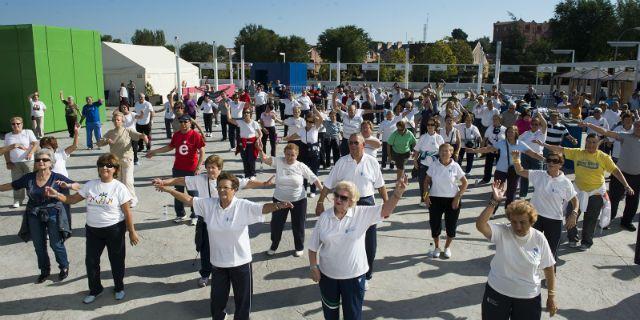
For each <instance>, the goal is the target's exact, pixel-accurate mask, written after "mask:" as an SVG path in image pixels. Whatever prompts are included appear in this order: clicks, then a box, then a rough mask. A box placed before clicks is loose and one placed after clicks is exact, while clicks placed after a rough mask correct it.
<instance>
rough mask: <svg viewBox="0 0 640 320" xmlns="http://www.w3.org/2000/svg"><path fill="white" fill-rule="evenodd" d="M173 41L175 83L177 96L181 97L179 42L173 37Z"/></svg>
mask: <svg viewBox="0 0 640 320" xmlns="http://www.w3.org/2000/svg"><path fill="white" fill-rule="evenodd" d="M174 39H175V40H176V48H175V55H176V81H177V86H176V87H177V88H178V96H180V97H182V82H181V81H180V41H179V39H178V36H175V37H174Z"/></svg>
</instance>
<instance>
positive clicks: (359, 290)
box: [320, 274, 365, 320]
mask: <svg viewBox="0 0 640 320" xmlns="http://www.w3.org/2000/svg"><path fill="white" fill-rule="evenodd" d="M364 278H365V277H364V275H361V276H359V277H356V278H352V279H344V280H337V279H332V278H329V277H327V276H325V275H324V274H321V275H320V294H321V295H322V312H323V313H324V318H325V319H327V320H338V319H340V300H342V314H343V316H344V319H345V320H360V319H362V303H363V302H364V282H365V279H364Z"/></svg>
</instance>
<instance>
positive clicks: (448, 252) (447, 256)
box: [444, 248, 451, 259]
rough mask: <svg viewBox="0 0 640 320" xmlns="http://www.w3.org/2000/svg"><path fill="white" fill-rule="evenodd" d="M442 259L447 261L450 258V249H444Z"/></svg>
mask: <svg viewBox="0 0 640 320" xmlns="http://www.w3.org/2000/svg"><path fill="white" fill-rule="evenodd" d="M444 257H445V258H447V259H449V258H451V248H444Z"/></svg>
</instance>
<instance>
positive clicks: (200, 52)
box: [180, 41, 213, 62]
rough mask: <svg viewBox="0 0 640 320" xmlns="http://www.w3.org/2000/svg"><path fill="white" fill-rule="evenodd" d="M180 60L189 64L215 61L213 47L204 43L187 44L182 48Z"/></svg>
mask: <svg viewBox="0 0 640 320" xmlns="http://www.w3.org/2000/svg"><path fill="white" fill-rule="evenodd" d="M180 58H182V59H184V60H187V61H189V62H207V61H213V45H212V44H211V43H207V42H204V41H192V42H187V43H185V44H183V45H182V46H180Z"/></svg>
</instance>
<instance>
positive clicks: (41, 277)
mask: <svg viewBox="0 0 640 320" xmlns="http://www.w3.org/2000/svg"><path fill="white" fill-rule="evenodd" d="M50 274H51V272H50V271H49V270H44V271H41V272H40V275H39V276H38V279H37V280H36V283H43V282H44V281H45V280H47V278H48V277H49V275H50Z"/></svg>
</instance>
